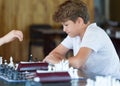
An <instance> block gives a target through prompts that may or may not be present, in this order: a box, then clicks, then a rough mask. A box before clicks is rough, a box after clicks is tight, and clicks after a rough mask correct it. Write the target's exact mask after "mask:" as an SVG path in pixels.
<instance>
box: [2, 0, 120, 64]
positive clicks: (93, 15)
mask: <svg viewBox="0 0 120 86" xmlns="http://www.w3.org/2000/svg"><path fill="white" fill-rule="evenodd" d="M64 1H66V0H0V37H2V36H3V35H5V34H6V33H8V32H9V31H11V30H12V29H17V30H21V31H22V32H23V34H24V40H23V42H19V41H18V40H15V41H13V42H11V43H8V44H5V45H3V46H1V47H0V56H2V57H3V59H6V60H9V57H10V56H12V57H13V60H14V62H19V61H28V60H30V55H31V54H32V57H34V58H35V59H36V58H37V59H38V60H42V59H43V58H44V57H45V52H48V53H49V51H50V50H51V49H53V48H54V47H55V46H56V45H57V44H59V43H60V41H61V40H62V39H63V38H64V37H65V36H64V33H58V34H59V35H58V36H56V34H52V36H51V37H48V38H47V36H46V37H43V35H42V36H38V35H39V34H40V33H36V31H34V30H33V29H34V28H40V27H41V26H40V25H49V26H50V28H51V29H54V30H58V29H62V27H61V25H60V24H58V23H56V22H54V21H53V20H52V15H53V13H54V11H55V10H56V8H57V6H58V5H59V4H61V3H63V2H64ZM83 1H85V2H86V3H87V5H88V8H89V13H90V21H91V22H96V23H97V24H98V25H99V26H100V27H102V28H104V29H106V26H107V25H108V22H109V21H115V22H120V16H119V15H120V11H119V3H120V0H83ZM31 28H32V29H31ZM42 28H43V27H42ZM49 32H50V31H49ZM33 34H37V35H33ZM41 34H43V33H41ZM54 36H55V37H54ZM59 36H60V37H61V36H62V37H61V38H60V37H59ZM36 37H37V38H38V39H40V38H41V39H44V41H45V42H46V43H47V44H46V45H48V46H46V45H45V42H44V43H43V44H41V45H40V43H38V42H37V43H33V41H31V40H33V39H35V38H36ZM38 39H37V40H38ZM48 39H49V41H47V40H48ZM51 39H52V40H51ZM50 40H51V41H50ZM32 44H33V45H32ZM34 45H35V46H34ZM47 50H48V51H47Z"/></svg>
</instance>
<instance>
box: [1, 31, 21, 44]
mask: <svg viewBox="0 0 120 86" xmlns="http://www.w3.org/2000/svg"><path fill="white" fill-rule="evenodd" d="M15 39H19V41H22V40H23V33H22V31H20V30H12V31H10V32H9V33H8V34H6V35H5V36H3V37H2V38H0V45H3V44H5V43H9V42H11V41H13V40H15Z"/></svg>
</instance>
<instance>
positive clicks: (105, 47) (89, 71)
mask: <svg viewBox="0 0 120 86" xmlns="http://www.w3.org/2000/svg"><path fill="white" fill-rule="evenodd" d="M61 44H62V45H64V46H65V47H67V48H69V49H73V55H74V56H75V55H76V54H77V53H78V51H79V49H80V48H81V47H88V48H91V49H92V50H93V52H92V54H91V55H90V56H89V57H88V59H87V61H86V63H85V64H84V65H83V66H82V67H81V69H82V71H84V73H86V75H88V77H94V76H96V75H111V76H114V77H116V76H120V62H119V57H118V55H117V53H116V50H115V48H114V46H113V44H112V41H111V40H110V38H109V36H108V35H107V34H106V32H105V31H104V30H102V29H101V28H100V27H98V26H97V25H96V23H93V24H91V25H89V26H88V27H87V29H86V32H85V34H84V36H83V38H82V40H80V36H76V37H73V38H71V37H69V36H67V37H66V38H65V39H64V40H63V41H62V42H61Z"/></svg>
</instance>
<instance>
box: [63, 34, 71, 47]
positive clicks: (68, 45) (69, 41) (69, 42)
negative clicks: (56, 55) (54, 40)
mask: <svg viewBox="0 0 120 86" xmlns="http://www.w3.org/2000/svg"><path fill="white" fill-rule="evenodd" d="M61 44H62V45H63V46H65V47H67V48H68V49H72V38H70V37H69V36H67V37H66V38H65V39H64V40H63V41H62V42H61Z"/></svg>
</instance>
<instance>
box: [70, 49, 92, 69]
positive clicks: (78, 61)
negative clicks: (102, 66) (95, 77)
mask: <svg viewBox="0 0 120 86" xmlns="http://www.w3.org/2000/svg"><path fill="white" fill-rule="evenodd" d="M91 52H92V49H90V48H87V47H82V48H80V50H79V52H78V54H77V55H76V56H73V57H70V58H69V59H68V60H69V63H70V66H72V67H75V68H78V69H79V68H80V67H81V66H82V65H84V64H85V62H86V60H87V59H88V56H89V55H90V54H91Z"/></svg>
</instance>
